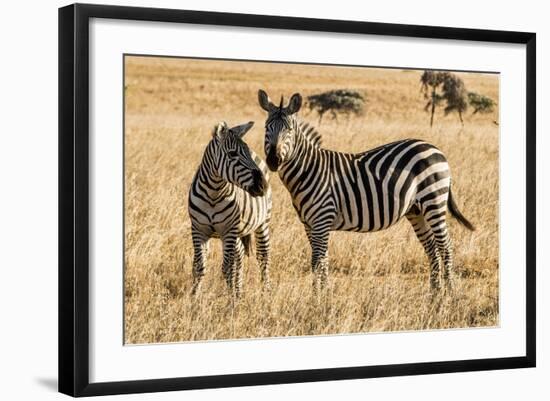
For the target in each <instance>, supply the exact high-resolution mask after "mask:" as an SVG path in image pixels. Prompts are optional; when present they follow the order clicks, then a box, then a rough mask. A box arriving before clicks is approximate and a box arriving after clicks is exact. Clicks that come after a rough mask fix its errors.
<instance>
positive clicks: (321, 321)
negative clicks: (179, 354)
mask: <svg viewBox="0 0 550 401" xmlns="http://www.w3.org/2000/svg"><path fill="white" fill-rule="evenodd" d="M125 63H126V65H125V74H126V76H125V108H126V109H125V342H126V343H152V342H178V341H189V340H212V339H228V338H252V337H267V336H269V337H272V336H300V335H316V334H336V333H356V332H379V331H397V330H426V329H444V328H464V327H480V326H495V325H498V322H499V320H498V312H499V310H498V305H499V299H498V294H499V291H498V288H499V286H498V276H499V273H498V261H499V259H498V255H499V249H498V192H499V186H498V185H499V183H498V177H499V170H498V166H499V165H498V160H499V157H498V126H497V125H496V124H495V123H494V122H493V121H494V120H495V119H496V120H498V116H497V115H495V113H492V114H488V115H482V114H476V115H472V114H471V111H468V112H466V114H465V117H464V120H465V121H464V127H462V126H461V124H460V121H459V119H458V117H457V115H456V114H450V115H448V116H443V112H442V111H439V112H438V113H436V116H435V120H434V126H433V127H432V128H430V125H429V115H428V113H426V112H425V111H424V105H425V103H426V100H425V99H424V98H423V97H422V95H421V93H420V83H419V78H420V75H421V73H422V71H414V70H399V69H374V68H347V67H346V68H345V67H327V66H301V65H285V64H268V63H249V62H230V61H207V60H187V59H175V58H140V57H127V58H126V61H125ZM458 75H459V76H460V77H461V78H462V79H463V80H464V83H465V85H466V87H467V89H468V90H471V91H475V92H478V93H482V94H484V95H487V96H490V97H491V98H493V99H496V100H498V91H499V81H498V76H497V75H484V74H474V73H459V74H458ZM259 88H262V89H264V90H266V91H267V93H269V94H270V95H271V96H272V98H273V99H274V101H275V100H277V101H278V100H279V98H280V95H283V94H284V95H285V99H288V98H289V96H290V95H291V94H292V93H294V92H300V93H301V94H302V95H304V96H308V95H311V94H315V93H320V92H323V91H326V90H331V89H341V88H347V89H354V90H358V91H360V92H361V93H363V94H366V98H367V103H366V113H365V114H364V115H363V116H351V117H349V118H347V117H339V118H338V120H333V119H331V118H330V117H328V116H326V117H324V119H323V122H322V125H320V126H319V127H318V129H319V131H320V132H321V134H322V135H323V143H324V147H327V148H329V149H334V150H339V151H346V152H359V151H363V150H367V149H369V148H373V147H375V146H378V145H381V144H384V143H387V142H390V141H395V140H399V139H403V138H410V137H413V138H420V139H424V140H427V141H429V142H431V143H433V144H434V145H436V146H437V147H438V148H439V149H441V150H442V151H443V152H444V153H445V154H446V156H447V158H448V160H449V163H450V166H451V170H452V174H453V194H454V196H455V198H456V201H457V203H458V205H459V208H460V209H461V211H462V212H463V213H464V215H465V216H466V217H467V218H468V219H469V220H470V221H472V223H473V224H474V225H476V227H477V230H476V231H475V232H470V231H468V230H466V229H465V228H463V227H462V226H460V225H459V224H458V223H457V222H456V220H454V219H449V220H450V232H451V236H452V238H453V241H454V249H455V275H456V279H455V292H454V295H453V296H452V297H449V296H442V297H439V298H437V299H435V300H432V299H431V296H430V290H429V282H428V259H427V257H426V256H425V254H424V252H423V249H422V246H421V245H420V243H419V242H418V241H417V239H416V237H415V235H414V232H413V230H412V228H411V226H410V225H409V223H408V222H407V221H406V220H405V219H404V220H402V221H401V222H400V223H399V224H397V225H396V226H393V227H391V228H389V229H387V230H384V231H380V232H376V233H367V234H358V233H341V232H339V233H333V234H331V241H330V246H329V255H330V287H329V290H328V291H327V294H326V295H325V296H324V297H323V298H322V299H321V300H317V298H316V297H314V296H313V295H312V277H311V276H312V274H311V272H310V247H309V244H308V242H307V238H306V235H305V232H304V229H303V226H302V224H301V223H300V221H299V220H298V217H297V215H296V213H295V212H294V209H293V208H292V206H291V201H290V196H289V194H288V193H287V191H286V189H285V188H284V187H283V185H282V184H281V182H280V180H279V177H278V176H277V175H276V174H271V177H270V183H271V185H272V188H273V219H272V258H271V261H272V263H271V278H272V287H273V289H272V291H271V293H268V294H266V293H264V292H263V291H262V288H261V283H260V274H259V271H258V268H257V264H256V260H255V258H254V257H250V258H248V259H247V260H246V261H245V267H244V284H243V290H244V293H243V296H242V299H241V300H240V301H239V302H238V303H237V304H235V303H234V302H233V301H232V298H231V297H230V296H229V295H228V291H227V288H226V284H225V282H224V281H223V279H222V274H221V242H220V241H219V240H211V245H210V254H209V257H208V259H207V272H206V276H205V278H204V280H203V287H202V291H201V294H200V296H199V297H198V298H197V299H196V300H194V301H193V299H192V297H191V294H190V292H191V284H192V273H191V266H192V258H193V248H192V242H191V229H190V220H189V216H188V213H187V192H188V187H189V185H190V183H191V180H192V177H193V174H194V172H195V170H196V169H197V167H198V165H199V163H200V159H201V156H202V152H203V150H204V148H205V146H206V144H207V143H208V141H209V140H210V138H211V132H212V128H213V127H214V125H215V124H216V123H217V122H218V121H220V120H225V121H227V123H228V124H230V125H237V124H239V123H243V122H247V121H249V120H253V121H255V122H256V125H255V126H254V128H253V129H252V130H251V131H250V132H249V133H248V134H247V135H246V136H245V140H246V142H247V143H248V144H249V145H250V147H251V148H252V149H254V150H255V151H256V153H258V154H259V155H260V156H261V157H265V155H264V152H263V140H264V130H263V126H264V121H265V117H266V116H265V112H264V111H263V110H261V109H260V107H259V105H258V102H257V92H258V89H259ZM306 110H307V109H306V108H304V109H303V110H302V111H300V115H301V116H302V118H303V119H305V120H307V121H310V122H312V123H314V124H317V116H316V115H315V114H313V113H312V114H307V113H306Z"/></svg>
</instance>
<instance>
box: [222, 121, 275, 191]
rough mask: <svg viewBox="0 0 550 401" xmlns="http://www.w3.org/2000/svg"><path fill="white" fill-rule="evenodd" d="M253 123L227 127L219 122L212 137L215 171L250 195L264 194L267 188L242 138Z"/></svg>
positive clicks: (262, 175)
mask: <svg viewBox="0 0 550 401" xmlns="http://www.w3.org/2000/svg"><path fill="white" fill-rule="evenodd" d="M253 125H254V121H250V122H248V123H246V124H242V125H237V126H235V127H233V128H229V127H228V126H227V124H226V123H225V122H220V123H219V124H218V125H217V126H216V128H214V132H213V134H212V137H213V141H214V144H215V145H216V148H217V149H218V152H217V153H218V158H217V159H218V163H217V169H218V171H217V173H218V175H219V176H220V177H221V178H223V179H224V180H225V181H228V182H230V183H232V184H235V185H237V186H238V187H240V188H242V189H244V190H245V191H246V192H248V193H249V194H250V195H252V196H264V195H265V193H266V191H267V189H268V184H267V180H266V177H265V175H264V174H263V172H262V171H261V170H260V169H259V168H258V165H257V164H256V162H255V161H254V158H253V156H252V154H251V152H250V149H249V148H248V145H247V144H246V143H245V142H244V141H243V140H242V137H243V136H244V134H246V133H247V132H248V131H249V130H250V128H252V126H253Z"/></svg>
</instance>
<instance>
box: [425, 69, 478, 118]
mask: <svg viewBox="0 0 550 401" xmlns="http://www.w3.org/2000/svg"><path fill="white" fill-rule="evenodd" d="M420 83H421V84H422V92H423V93H424V98H425V99H427V100H428V102H427V103H426V106H425V107H424V110H426V111H430V127H431V126H433V120H434V114H435V109H436V108H437V107H438V106H441V105H443V104H444V105H445V108H444V109H443V111H444V113H445V115H447V114H449V113H451V112H453V111H455V112H457V114H458V118H459V119H460V122H461V123H462V125H464V120H463V119H462V113H464V112H465V111H466V109H467V108H468V103H467V99H466V96H467V92H466V87H465V86H464V82H463V81H462V79H460V78H459V77H458V76H456V75H455V74H452V73H450V72H442V71H428V70H426V71H424V73H423V74H422V76H421V77H420Z"/></svg>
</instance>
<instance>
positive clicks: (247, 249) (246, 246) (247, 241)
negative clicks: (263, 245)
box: [241, 234, 252, 257]
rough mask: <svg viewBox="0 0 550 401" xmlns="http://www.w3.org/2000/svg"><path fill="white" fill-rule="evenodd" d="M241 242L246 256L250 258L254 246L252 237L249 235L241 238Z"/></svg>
mask: <svg viewBox="0 0 550 401" xmlns="http://www.w3.org/2000/svg"><path fill="white" fill-rule="evenodd" d="M241 241H242V243H243V245H244V253H245V255H246V256H247V257H248V256H250V248H251V245H252V235H251V234H248V235H245V236H244V237H241Z"/></svg>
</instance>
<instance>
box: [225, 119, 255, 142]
mask: <svg viewBox="0 0 550 401" xmlns="http://www.w3.org/2000/svg"><path fill="white" fill-rule="evenodd" d="M253 125H254V121H249V122H247V123H246V124H241V125H237V126H236V127H233V128H231V130H230V131H231V132H232V133H233V134H234V135H236V136H237V137H239V138H242V137H243V136H244V134H246V133H247V132H248V131H250V128H252V126H253Z"/></svg>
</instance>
